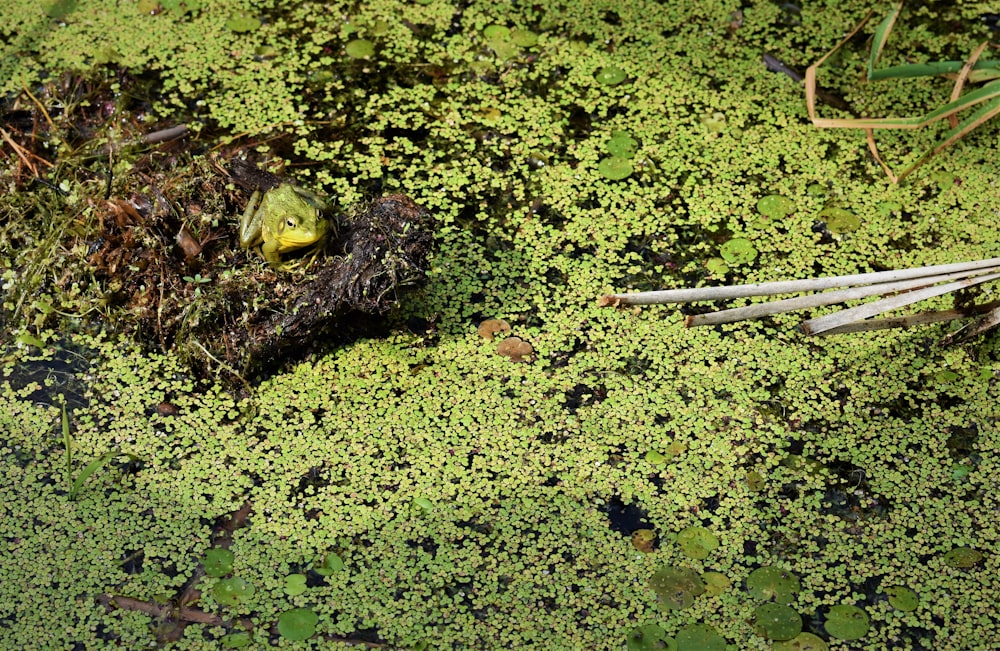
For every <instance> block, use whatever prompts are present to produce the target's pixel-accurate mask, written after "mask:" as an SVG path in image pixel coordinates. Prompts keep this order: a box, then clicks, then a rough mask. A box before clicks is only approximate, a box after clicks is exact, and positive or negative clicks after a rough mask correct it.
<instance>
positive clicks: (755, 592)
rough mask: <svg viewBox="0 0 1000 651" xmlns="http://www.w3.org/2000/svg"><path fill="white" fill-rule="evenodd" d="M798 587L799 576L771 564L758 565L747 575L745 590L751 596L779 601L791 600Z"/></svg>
mask: <svg viewBox="0 0 1000 651" xmlns="http://www.w3.org/2000/svg"><path fill="white" fill-rule="evenodd" d="M800 587H801V586H800V584H799V577H797V576H795V575H794V574H792V573H791V572H789V571H787V570H783V569H781V568H780V567H775V566H773V565H767V566H765V567H758V568H757V569H756V570H754V571H753V572H751V573H750V576H748V577H747V591H748V592H749V593H750V594H751V595H752V596H754V597H756V598H758V599H768V600H772V599H773V600H774V601H777V602H779V603H783V602H787V601H789V600H791V598H792V596H794V595H795V593H796V592H798V591H799V589H800Z"/></svg>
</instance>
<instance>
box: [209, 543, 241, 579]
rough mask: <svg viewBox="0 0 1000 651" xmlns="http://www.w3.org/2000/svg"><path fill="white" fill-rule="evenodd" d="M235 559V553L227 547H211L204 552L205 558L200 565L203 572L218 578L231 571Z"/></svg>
mask: <svg viewBox="0 0 1000 651" xmlns="http://www.w3.org/2000/svg"><path fill="white" fill-rule="evenodd" d="M235 560H236V555H235V554H233V553H232V552H231V551H229V550H228V549H221V548H213V549H209V550H208V551H207V552H205V558H204V560H202V562H201V565H202V567H204V568H205V574H207V575H208V576H211V577H214V578H220V577H223V576H226V575H227V574H229V573H230V572H232V571H233V561H235Z"/></svg>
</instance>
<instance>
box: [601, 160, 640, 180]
mask: <svg viewBox="0 0 1000 651" xmlns="http://www.w3.org/2000/svg"><path fill="white" fill-rule="evenodd" d="M633 171H635V170H634V168H633V167H632V161H630V160H629V159H627V158H622V157H621V156H608V157H607V158H604V159H602V160H601V162H599V163H598V164H597V173H598V174H600V175H601V176H603V177H604V178H606V179H610V180H612V181H621V180H622V179H625V178H628V177H629V176H631V175H632V172H633Z"/></svg>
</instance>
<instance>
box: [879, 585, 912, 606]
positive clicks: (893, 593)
mask: <svg viewBox="0 0 1000 651" xmlns="http://www.w3.org/2000/svg"><path fill="white" fill-rule="evenodd" d="M885 594H886V596H888V597H889V605H891V606H892V607H893V608H895V609H896V610H902V611H904V612H909V611H911V610H916V609H917V606H918V605H919V603H920V600H919V599H918V598H917V593H916V592H914V591H913V590H910V589H909V588H907V587H905V586H901V585H892V586H889V587H888V588H886V589H885Z"/></svg>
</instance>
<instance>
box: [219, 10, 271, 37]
mask: <svg viewBox="0 0 1000 651" xmlns="http://www.w3.org/2000/svg"><path fill="white" fill-rule="evenodd" d="M261 24H262V23H261V22H260V18H256V17H254V16H248V15H247V14H243V13H237V14H233V15H232V16H230V17H229V20H227V21H226V29H228V30H229V31H231V32H236V33H237V34H240V33H243V32H253V31H256V30H258V29H260V26H261Z"/></svg>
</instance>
